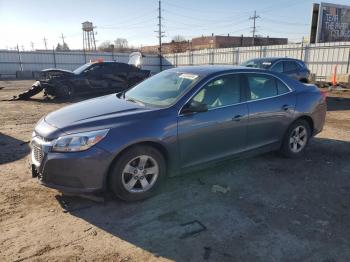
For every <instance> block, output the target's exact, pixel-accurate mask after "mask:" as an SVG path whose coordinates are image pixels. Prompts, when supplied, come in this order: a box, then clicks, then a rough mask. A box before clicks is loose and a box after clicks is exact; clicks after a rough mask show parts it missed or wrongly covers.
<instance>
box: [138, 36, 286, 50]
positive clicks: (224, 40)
mask: <svg viewBox="0 0 350 262" xmlns="http://www.w3.org/2000/svg"><path fill="white" fill-rule="evenodd" d="M252 40H253V38H252V37H245V36H243V35H242V36H230V35H227V36H218V35H213V34H212V35H211V36H201V37H195V38H192V40H190V41H181V42H176V41H172V42H170V43H163V44H162V51H163V53H164V54H168V53H180V52H185V51H187V50H200V49H208V48H229V47H243V46H252V43H253V41H252ZM286 44H288V38H273V37H255V46H257V45H258V46H262V45H286ZM141 52H143V53H153V54H156V53H158V45H153V46H143V47H142V48H141Z"/></svg>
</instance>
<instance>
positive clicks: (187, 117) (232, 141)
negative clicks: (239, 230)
mask: <svg viewBox="0 0 350 262" xmlns="http://www.w3.org/2000/svg"><path fill="white" fill-rule="evenodd" d="M325 115H326V103H325V97H324V95H323V94H322V93H321V92H320V91H319V90H318V89H317V88H316V87H315V86H313V85H304V84H302V83H300V82H298V81H295V80H293V79H290V78H289V77H287V76H285V75H282V74H279V73H276V72H271V71H266V70H261V69H256V68H246V67H230V66H227V67H226V66H198V67H197V66H194V67H183V68H174V69H170V70H166V71H163V72H161V73H159V74H157V75H155V76H153V77H151V78H149V79H147V80H145V81H144V82H142V83H140V84H138V85H137V86H135V87H134V88H132V89H130V90H128V91H126V92H123V93H118V94H112V95H107V96H103V97H99V98H95V99H91V100H87V101H84V102H80V103H76V104H73V105H70V106H67V107H64V108H62V109H60V110H57V111H54V112H52V113H50V114H48V115H47V116H45V117H43V118H42V119H41V120H40V121H39V122H38V123H37V125H36V127H35V130H34V132H33V135H32V136H33V137H32V143H31V144H32V162H33V164H32V174H33V177H38V178H39V180H40V181H41V183H42V184H43V185H45V186H48V187H51V188H55V189H58V190H59V191H62V192H74V193H92V192H96V191H104V190H111V191H112V192H113V193H114V194H115V195H116V196H117V197H119V198H121V199H123V200H126V201H135V200H141V199H145V198H147V197H150V196H151V195H153V194H154V193H155V191H156V190H157V188H159V186H160V185H161V183H162V181H163V180H164V179H165V178H166V176H167V175H175V174H178V173H182V172H184V171H189V170H193V169H195V168H203V167H205V166H207V165H210V164H211V163H213V162H217V161H219V160H224V159H227V158H232V157H237V156H240V157H241V156H243V155H251V154H257V153H262V152H267V151H275V150H278V151H280V152H281V153H282V154H283V155H284V156H287V157H291V158H295V157H299V156H302V155H303V152H304V150H305V148H306V146H307V144H308V142H309V140H310V138H311V137H312V136H314V135H316V134H317V133H319V132H320V131H321V130H322V128H323V125H324V121H325Z"/></svg>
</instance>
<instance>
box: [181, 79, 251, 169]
mask: <svg viewBox="0 0 350 262" xmlns="http://www.w3.org/2000/svg"><path fill="white" fill-rule="evenodd" d="M240 78H241V77H240V75H239V74H231V75H225V76H220V77H217V78H215V79H213V80H212V81H210V82H209V83H208V84H206V85H205V86H204V87H203V88H202V89H201V90H199V92H198V93H197V94H196V95H195V96H194V97H193V98H192V99H193V100H194V101H196V102H200V103H204V104H206V105H207V107H208V111H207V112H201V113H191V114H182V113H181V111H180V115H179V116H178V143H179V149H180V150H179V152H180V160H181V164H182V167H190V166H192V165H196V164H200V163H205V162H208V161H211V160H216V159H219V158H222V157H226V156H229V155H232V154H235V153H239V152H241V151H243V150H245V147H246V135H247V124H248V108H247V103H246V102H245V101H243V99H244V96H243V95H242V94H243V93H242V90H241V85H240ZM190 102H191V101H189V103H190Z"/></svg>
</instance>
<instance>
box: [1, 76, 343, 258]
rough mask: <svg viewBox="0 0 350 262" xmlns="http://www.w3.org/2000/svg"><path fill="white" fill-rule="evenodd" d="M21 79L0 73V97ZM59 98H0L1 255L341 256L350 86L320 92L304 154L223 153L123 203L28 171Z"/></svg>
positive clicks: (59, 104) (19, 84) (14, 91)
mask: <svg viewBox="0 0 350 262" xmlns="http://www.w3.org/2000/svg"><path fill="white" fill-rule="evenodd" d="M31 83H32V81H0V100H4V99H8V98H11V97H12V96H13V95H17V94H18V93H19V92H21V91H23V90H24V89H25V88H27V87H29V86H30V85H31ZM67 104H69V102H64V101H44V100H43V99H42V95H40V94H39V95H37V96H36V97H35V98H34V99H32V100H31V101H0V123H1V129H0V261H158V260H161V261H165V260H176V261H349V258H350V92H342V93H340V92H333V93H331V94H329V98H328V105H329V111H328V113H327V121H326V126H325V128H324V131H323V132H322V133H321V134H319V135H318V136H317V137H316V138H314V139H313V140H312V142H311V143H310V145H309V147H308V150H307V152H306V154H305V157H304V158H302V159H298V160H292V159H285V158H282V157H280V156H279V155H278V154H276V153H269V154H265V155H261V156H258V157H254V158H250V159H243V160H237V161H227V162H225V163H222V164H220V165H217V166H213V167H212V168H210V169H206V170H204V171H200V172H196V173H188V174H183V175H181V176H177V177H174V178H170V179H168V181H167V182H166V183H165V185H164V186H163V188H162V190H161V192H160V193H159V194H158V195H157V196H155V197H153V198H151V199H149V200H146V201H143V202H138V203H131V204H130V203H124V202H122V201H119V200H117V199H114V198H113V197H111V196H107V197H106V200H105V201H104V202H102V203H101V202H100V203H97V202H93V201H91V200H87V199H82V198H77V197H68V196H63V195H62V194H60V193H59V192H57V191H55V190H51V189H47V188H45V187H43V186H40V185H39V184H38V183H37V181H36V180H35V179H32V178H31V174H30V156H29V152H30V149H29V144H28V143H29V140H30V137H31V132H32V129H33V127H34V125H35V123H36V122H37V121H38V120H39V119H40V118H41V117H42V116H43V115H45V114H46V113H48V112H50V111H53V110H55V109H58V108H60V107H62V106H64V105H67ZM214 185H218V186H220V187H225V188H227V189H229V190H228V191H227V192H218V191H216V192H213V190H212V189H213V186H214ZM214 188H215V187H214Z"/></svg>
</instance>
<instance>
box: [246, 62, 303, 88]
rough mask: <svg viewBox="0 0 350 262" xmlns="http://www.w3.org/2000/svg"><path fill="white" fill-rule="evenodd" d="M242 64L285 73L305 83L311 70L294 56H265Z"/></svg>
mask: <svg viewBox="0 0 350 262" xmlns="http://www.w3.org/2000/svg"><path fill="white" fill-rule="evenodd" d="M242 66H247V67H255V68H261V69H266V70H271V71H275V72H278V73H283V74H286V75H288V76H289V77H291V78H293V79H295V80H298V81H300V82H303V83H308V82H309V79H310V70H309V69H308V68H307V67H306V65H305V63H304V62H303V61H301V60H298V59H293V58H275V57H264V58H257V59H252V60H248V61H246V62H244V63H243V64H242Z"/></svg>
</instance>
